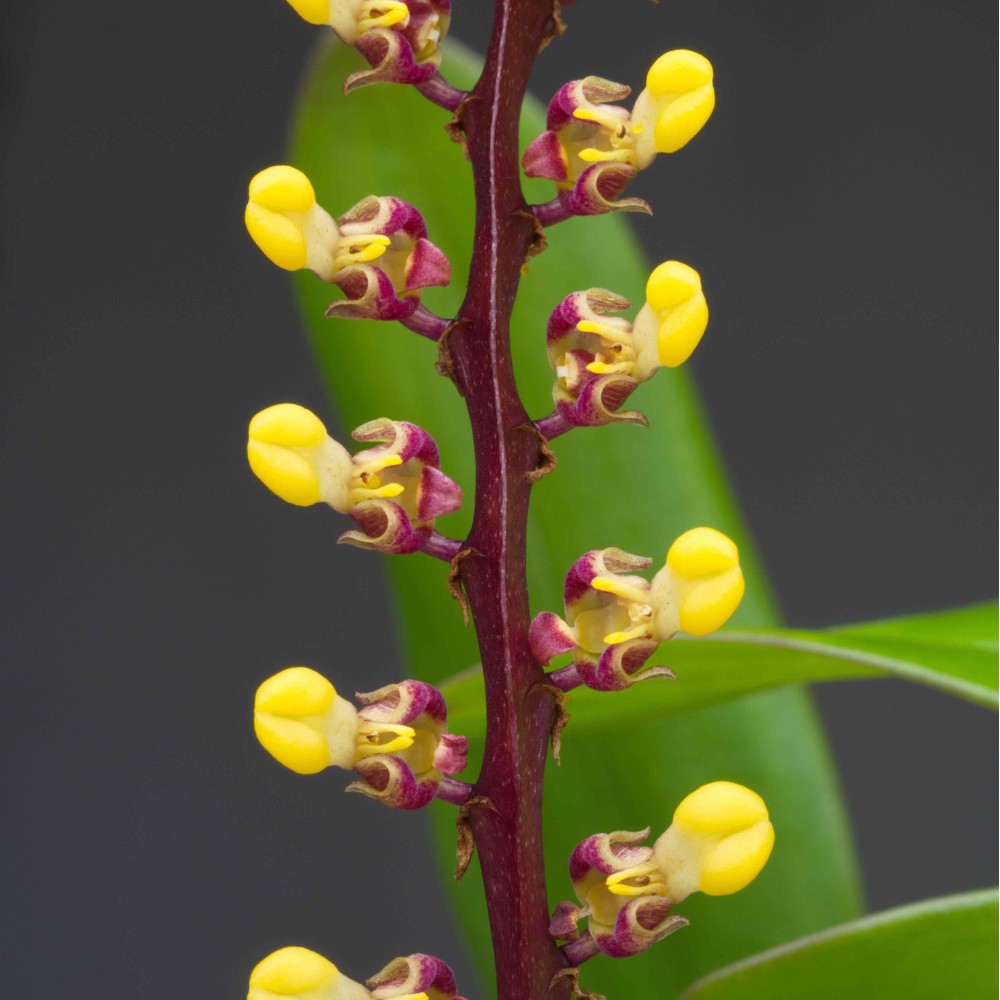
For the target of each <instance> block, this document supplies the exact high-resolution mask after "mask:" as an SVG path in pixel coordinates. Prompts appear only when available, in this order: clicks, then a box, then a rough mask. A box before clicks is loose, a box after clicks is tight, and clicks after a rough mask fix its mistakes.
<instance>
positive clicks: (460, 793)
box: [434, 774, 472, 806]
mask: <svg viewBox="0 0 1000 1000" xmlns="http://www.w3.org/2000/svg"><path fill="white" fill-rule="evenodd" d="M434 794H435V796H436V797H437V798H439V799H440V800H441V801H442V802H450V803H451V804H452V805H453V806H464V805H465V803H466V802H468V801H469V799H470V798H471V797H472V785H470V784H468V782H465V781H459V780H458V779H457V778H450V777H448V775H447V774H446V775H445V776H444V777H443V778H442V779H441V781H440V783H439V784H438V786H437V791H436V792H435V793H434Z"/></svg>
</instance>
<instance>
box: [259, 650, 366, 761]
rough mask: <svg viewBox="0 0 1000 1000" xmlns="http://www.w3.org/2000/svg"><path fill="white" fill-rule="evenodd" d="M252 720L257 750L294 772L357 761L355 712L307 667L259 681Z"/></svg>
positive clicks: (327, 682) (323, 680) (324, 680)
mask: <svg viewBox="0 0 1000 1000" xmlns="http://www.w3.org/2000/svg"><path fill="white" fill-rule="evenodd" d="M253 718H254V732H255V733H256V734H257V739H258V740H260V743H261V746H263V747H264V749H265V750H266V751H267V752H268V753H269V754H271V756H272V757H274V758H275V759H276V760H277V761H279V762H280V763H282V764H284V765H285V767H287V768H289V769H290V770H292V771H295V772H296V773H297V774H317V773H318V772H320V771H322V770H324V769H325V768H327V767H330V766H331V765H334V766H336V767H344V768H351V767H354V764H355V762H356V761H357V756H358V753H357V742H358V729H359V723H358V713H357V710H356V709H355V708H354V706H353V705H352V704H351V703H350V702H349V701H346V700H345V699H343V698H341V697H339V695H338V694H337V692H336V690H334V687H333V685H332V684H331V683H330V682H329V681H328V680H327V679H326V678H325V677H324V676H323V675H322V674H318V673H317V672H316V671H315V670H311V669H310V668H309V667H288V668H287V669H286V670H282V671H281V672H280V673H277V674H275V675H274V676H273V677H270V678H268V679H267V680H266V681H264V683H263V684H261V686H260V687H259V688H258V689H257V696H256V698H255V699H254V712H253Z"/></svg>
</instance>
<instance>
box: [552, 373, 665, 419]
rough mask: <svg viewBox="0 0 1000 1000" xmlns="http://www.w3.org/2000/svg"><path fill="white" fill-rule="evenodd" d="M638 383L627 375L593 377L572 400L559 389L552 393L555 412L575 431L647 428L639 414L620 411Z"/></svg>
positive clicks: (580, 388)
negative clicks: (629, 426) (607, 427)
mask: <svg viewBox="0 0 1000 1000" xmlns="http://www.w3.org/2000/svg"><path fill="white" fill-rule="evenodd" d="M638 385H639V383H638V381H637V380H636V379H634V378H630V377H629V376H627V375H595V376H594V377H593V378H589V379H587V380H586V381H584V383H583V384H582V385H581V386H580V387H579V389H578V390H577V394H576V396H575V397H574V396H573V395H572V394H571V393H569V392H566V391H565V390H562V389H560V388H559V387H558V384H557V388H556V391H555V392H554V393H553V397H554V399H555V404H556V409H557V410H558V411H559V413H560V415H561V416H562V417H563V419H564V420H566V421H567V423H571V424H572V425H573V426H574V427H602V426H604V425H605V424H614V423H630V424H639V425H640V426H642V427H646V426H648V424H649V420H648V419H647V418H646V416H645V414H643V413H640V412H639V411H638V410H622V409H620V407H621V405H622V404H623V403H624V402H625V401H626V400H627V399H628V398H629V396H631V395H632V393H633V392H634V391H635V389H636V387H637V386H638Z"/></svg>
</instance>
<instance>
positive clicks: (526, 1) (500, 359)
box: [446, 0, 568, 1000]
mask: <svg viewBox="0 0 1000 1000" xmlns="http://www.w3.org/2000/svg"><path fill="white" fill-rule="evenodd" d="M552 14H553V5H552V0H498V3H497V5H496V14H495V19H494V25H493V36H492V39H491V41H490V47H489V51H488V53H487V56H486V65H485V67H484V69H483V74H482V76H481V77H480V80H479V83H478V85H477V87H476V89H475V91H474V92H473V95H472V98H471V99H470V100H469V101H467V102H466V103H465V104H464V106H463V107H462V108H461V109H460V111H459V120H460V123H461V125H462V128H463V130H464V132H465V137H466V141H467V145H468V152H469V158H470V160H471V162H472V169H473V177H474V183H475V192H476V206H477V215H476V228H475V240H474V244H473V255H472V267H471V274H470V278H469V287H468V293H467V296H466V299H465V302H464V303H463V305H462V309H461V311H460V313H459V317H458V322H457V324H456V326H455V327H454V328H453V332H452V334H451V335H450V336H449V338H448V341H447V345H446V346H447V349H448V350H449V352H450V355H451V361H452V364H453V366H454V371H455V377H456V381H457V383H458V386H459V389H460V391H461V392H462V394H463V396H464V397H465V399H466V402H467V404H468V408H469V418H470V421H471V424H472V433H473V440H474V442H475V451H476V501H475V514H474V519H473V525H472V531H471V533H470V535H469V538H468V541H467V550H468V552H469V554H468V555H467V556H466V557H465V558H463V559H462V560H461V561H460V562H459V563H458V569H459V572H460V573H461V581H462V584H463V586H464V588H465V592H466V595H467V597H468V601H469V605H470V609H471V612H472V616H473V619H474V621H475V625H476V631H477V634H478V639H479V649H480V653H481V656H482V661H483V673H484V676H485V681H486V715H487V718H488V719H489V720H490V725H489V727H488V733H487V744H486V753H485V755H484V764H483V769H482V772H481V774H480V777H479V781H478V783H477V784H476V787H475V792H474V794H475V796H476V797H477V799H474V800H473V804H471V805H470V807H469V808H468V809H467V814H468V821H469V823H470V825H471V829H472V832H473V835H474V837H475V841H476V845H477V847H478V849H479V858H480V864H481V865H482V869H483V878H484V882H485V886H486V897H487V905H488V908H489V915H490V926H491V928H492V931H493V935H494V938H493V948H494V955H495V959H496V968H497V994H498V997H499V998H500V1000H542V998H543V997H548V998H550V1000H562V998H563V997H565V996H568V987H566V988H563V987H562V986H561V985H557V986H556V987H555V988H554V989H552V990H551V991H550V990H549V984H550V983H551V981H552V977H553V976H554V975H555V974H556V973H557V972H558V971H559V970H560V969H561V968H563V967H564V965H565V961H564V959H563V958H562V956H561V955H560V953H559V951H558V949H557V948H556V947H555V946H554V944H553V943H552V942H551V939H550V938H548V936H547V934H546V928H547V926H548V913H547V901H546V893H545V880H544V867H543V861H542V775H543V771H544V767H545V756H546V753H547V749H548V739H549V733H550V730H551V727H552V722H553V718H554V712H555V703H554V700H553V697H552V695H551V693H549V692H547V691H546V690H544V689H543V688H541V687H540V685H542V684H544V682H545V675H544V673H543V671H542V670H541V668H540V667H539V666H538V665H537V664H536V663H535V661H534V658H533V657H532V654H531V649H530V647H529V645H528V626H529V622H530V614H529V609H528V595H527V586H526V582H525V564H526V534H527V514H528V498H529V493H530V489H531V481H530V479H529V475H530V474H531V473H532V472H533V471H534V470H535V469H536V468H537V467H538V465H539V462H540V460H541V457H542V456H541V446H540V440H539V438H538V436H537V435H536V433H535V432H534V431H532V430H531V429H530V423H529V418H528V415H527V414H526V412H525V410H524V406H523V405H522V403H521V400H520V397H519V395H518V392H517V386H516V384H515V381H514V373H513V366H512V362H511V356H510V316H511V310H512V308H513V305H514V297H515V294H516V291H517V285H518V281H519V278H520V272H521V266H522V264H523V263H524V261H525V259H526V257H527V255H528V251H529V248H530V247H531V243H532V240H533V239H534V238H535V223H534V220H533V219H532V218H531V216H530V215H529V214H528V213H527V211H526V208H527V206H526V204H525V200H524V196H523V194H522V192H521V183H520V173H519V165H518V152H517V151H518V136H517V126H518V119H519V116H520V109H521V103H522V101H523V99H524V94H525V90H526V88H527V81H528V75H529V73H530V71H531V67H532V65H533V63H534V60H535V58H536V56H537V54H538V51H539V49H540V47H541V45H542V42H543V39H544V38H545V35H546V32H547V31H548V30H549V29H550V25H551V22H552ZM477 801H478V802H479V803H480V804H479V805H476V804H475V803H476V802H477Z"/></svg>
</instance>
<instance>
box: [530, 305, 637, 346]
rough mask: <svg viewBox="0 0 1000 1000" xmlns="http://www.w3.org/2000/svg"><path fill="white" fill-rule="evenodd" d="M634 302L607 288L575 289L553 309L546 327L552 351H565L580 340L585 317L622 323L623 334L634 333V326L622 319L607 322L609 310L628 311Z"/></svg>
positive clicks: (613, 311)
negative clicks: (580, 325)
mask: <svg viewBox="0 0 1000 1000" xmlns="http://www.w3.org/2000/svg"><path fill="white" fill-rule="evenodd" d="M631 308H632V303H631V302H630V301H629V300H628V299H626V298H625V297H624V296H623V295H617V294H616V293H615V292H611V291H608V289H606V288H588V289H587V290H586V291H583V292H573V293H571V294H570V295H567V296H566V298H564V299H563V300H562V302H560V303H559V305H557V306H556V307H555V309H553V310H552V312H551V314H550V315H549V321H548V324H547V326H546V331H545V332H546V341H547V343H548V348H549V352H550V360H552V354H553V352H555V354H557V355H558V354H563V353H565V351H566V350H567V349H569V348H570V347H571V346H572V344H573V343H574V342H575V341H577V340H579V339H580V332H579V331H578V330H577V328H576V326H577V324H578V323H580V322H582V321H583V320H589V321H590V322H594V323H602V322H607V323H608V325H611V326H619V327H620V328H621V330H622V332H623V333H625V334H627V333H629V332H631V329H632V325H631V323H628V322H627V321H625V320H622V319H617V318H615V319H611V320H607V321H605V319H604V317H605V316H607V315H608V313H617V312H624V311H625V310H626V309H631Z"/></svg>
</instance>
